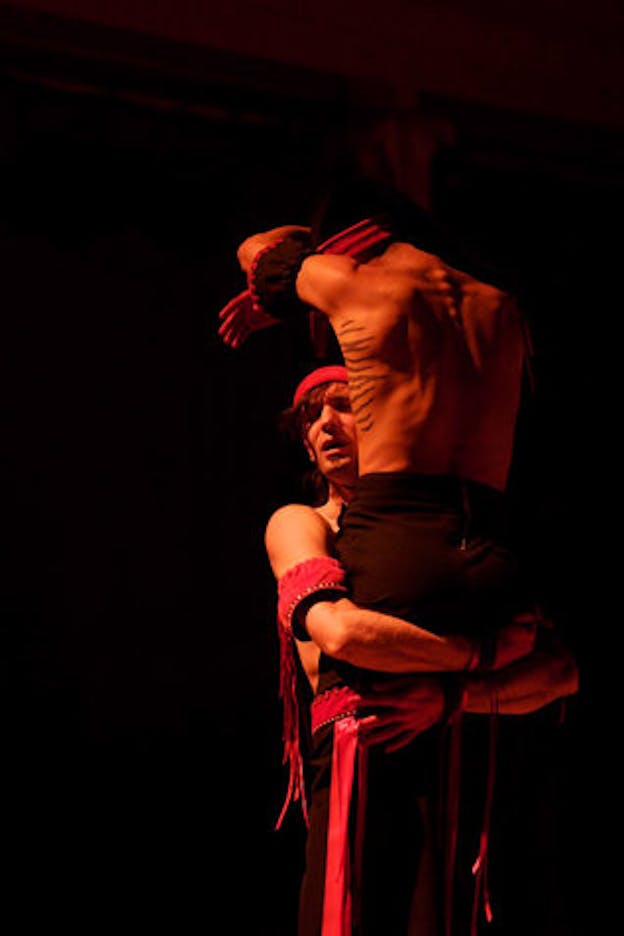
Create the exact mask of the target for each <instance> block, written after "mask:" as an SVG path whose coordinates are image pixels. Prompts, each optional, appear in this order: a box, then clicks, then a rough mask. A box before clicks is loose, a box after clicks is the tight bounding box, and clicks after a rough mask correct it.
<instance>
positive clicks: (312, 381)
mask: <svg viewBox="0 0 624 936" xmlns="http://www.w3.org/2000/svg"><path fill="white" fill-rule="evenodd" d="M348 382H349V376H348V374H347V368H346V367H342V366H341V365H340V364H330V365H329V366H328V367H318V368H317V369H316V370H313V371H312V373H310V374H308V375H307V376H306V377H304V378H303V380H302V381H301V383H300V384H299V386H298V387H297V389H296V390H295V395H294V396H293V402H292V405H293V406H296V405H297V403H299V401H300V400H301V399H302V398H303V397H304V396H305V395H306V393H309V392H310V390H313V389H314V388H315V387H320V385H321V384H325V383H348Z"/></svg>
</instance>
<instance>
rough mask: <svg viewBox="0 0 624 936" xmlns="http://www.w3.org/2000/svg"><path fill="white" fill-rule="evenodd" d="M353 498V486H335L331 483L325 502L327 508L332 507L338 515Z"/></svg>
mask: <svg viewBox="0 0 624 936" xmlns="http://www.w3.org/2000/svg"><path fill="white" fill-rule="evenodd" d="M352 496H353V485H352V484H335V483H331V484H330V485H329V497H328V498H327V501H326V502H325V506H326V507H327V508H330V507H334V508H335V509H336V511H337V513H340V511H341V510H342V508H343V506H344V505H345V504H348V503H349V501H350V500H351V498H352Z"/></svg>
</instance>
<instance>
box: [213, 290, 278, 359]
mask: <svg viewBox="0 0 624 936" xmlns="http://www.w3.org/2000/svg"><path fill="white" fill-rule="evenodd" d="M219 319H220V321H221V325H220V326H219V331H218V334H219V336H220V338H221V339H222V340H223V342H224V344H226V345H227V346H228V347H230V348H233V349H236V348H240V346H241V345H242V344H243V343H244V342H245V341H246V340H247V339H248V338H249V336H250V335H251V334H253V332H256V331H260V330H261V329H263V328H270V327H271V326H272V325H279V319H276V318H274V317H273V316H272V315H269V314H268V313H267V312H263V311H262V310H261V309H259V308H258V307H257V306H254V303H253V300H252V298H251V293H250V292H249V290H248V289H245V290H243V292H241V293H239V294H238V296H235V297H234V298H233V299H230V301H229V302H228V303H227V305H225V306H224V307H223V308H222V309H221V311H220V312H219Z"/></svg>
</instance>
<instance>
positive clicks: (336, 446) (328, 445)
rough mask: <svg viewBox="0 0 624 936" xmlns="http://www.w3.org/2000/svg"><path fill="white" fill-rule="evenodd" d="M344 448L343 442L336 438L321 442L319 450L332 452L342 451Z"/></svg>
mask: <svg viewBox="0 0 624 936" xmlns="http://www.w3.org/2000/svg"><path fill="white" fill-rule="evenodd" d="M345 448H346V443H345V442H338V441H337V440H336V439H329V440H328V441H327V442H323V445H322V446H321V451H322V452H325V453H330V454H331V453H334V452H342V451H343V450H344V449H345Z"/></svg>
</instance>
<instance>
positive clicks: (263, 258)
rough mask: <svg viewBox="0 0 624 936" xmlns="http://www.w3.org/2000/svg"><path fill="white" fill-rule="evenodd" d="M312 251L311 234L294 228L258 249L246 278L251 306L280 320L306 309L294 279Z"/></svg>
mask: <svg viewBox="0 0 624 936" xmlns="http://www.w3.org/2000/svg"><path fill="white" fill-rule="evenodd" d="M313 253H314V247H313V243H312V236H311V235H310V234H309V233H308V232H307V231H295V232H293V233H292V234H289V235H288V237H285V238H284V239H283V240H281V241H278V242H277V243H276V244H270V245H269V246H268V247H265V248H264V249H263V250H260V251H259V252H258V253H257V254H256V257H255V259H254V261H253V263H252V265H251V269H250V270H249V274H248V277H247V279H248V285H249V291H250V293H251V298H252V301H253V305H254V309H255V310H256V311H261V312H264V313H266V314H268V315H273V316H275V317H276V318H278V319H280V320H281V321H283V320H284V319H288V318H292V316H293V315H297V314H298V313H301V312H304V311H306V310H307V308H308V307H307V306H306V305H305V304H304V303H303V302H301V300H300V299H299V296H298V295H297V288H296V282H297V275H298V273H299V270H300V269H301V264H302V263H303V261H304V260H305V259H306V257H309V256H310V254H313Z"/></svg>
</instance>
